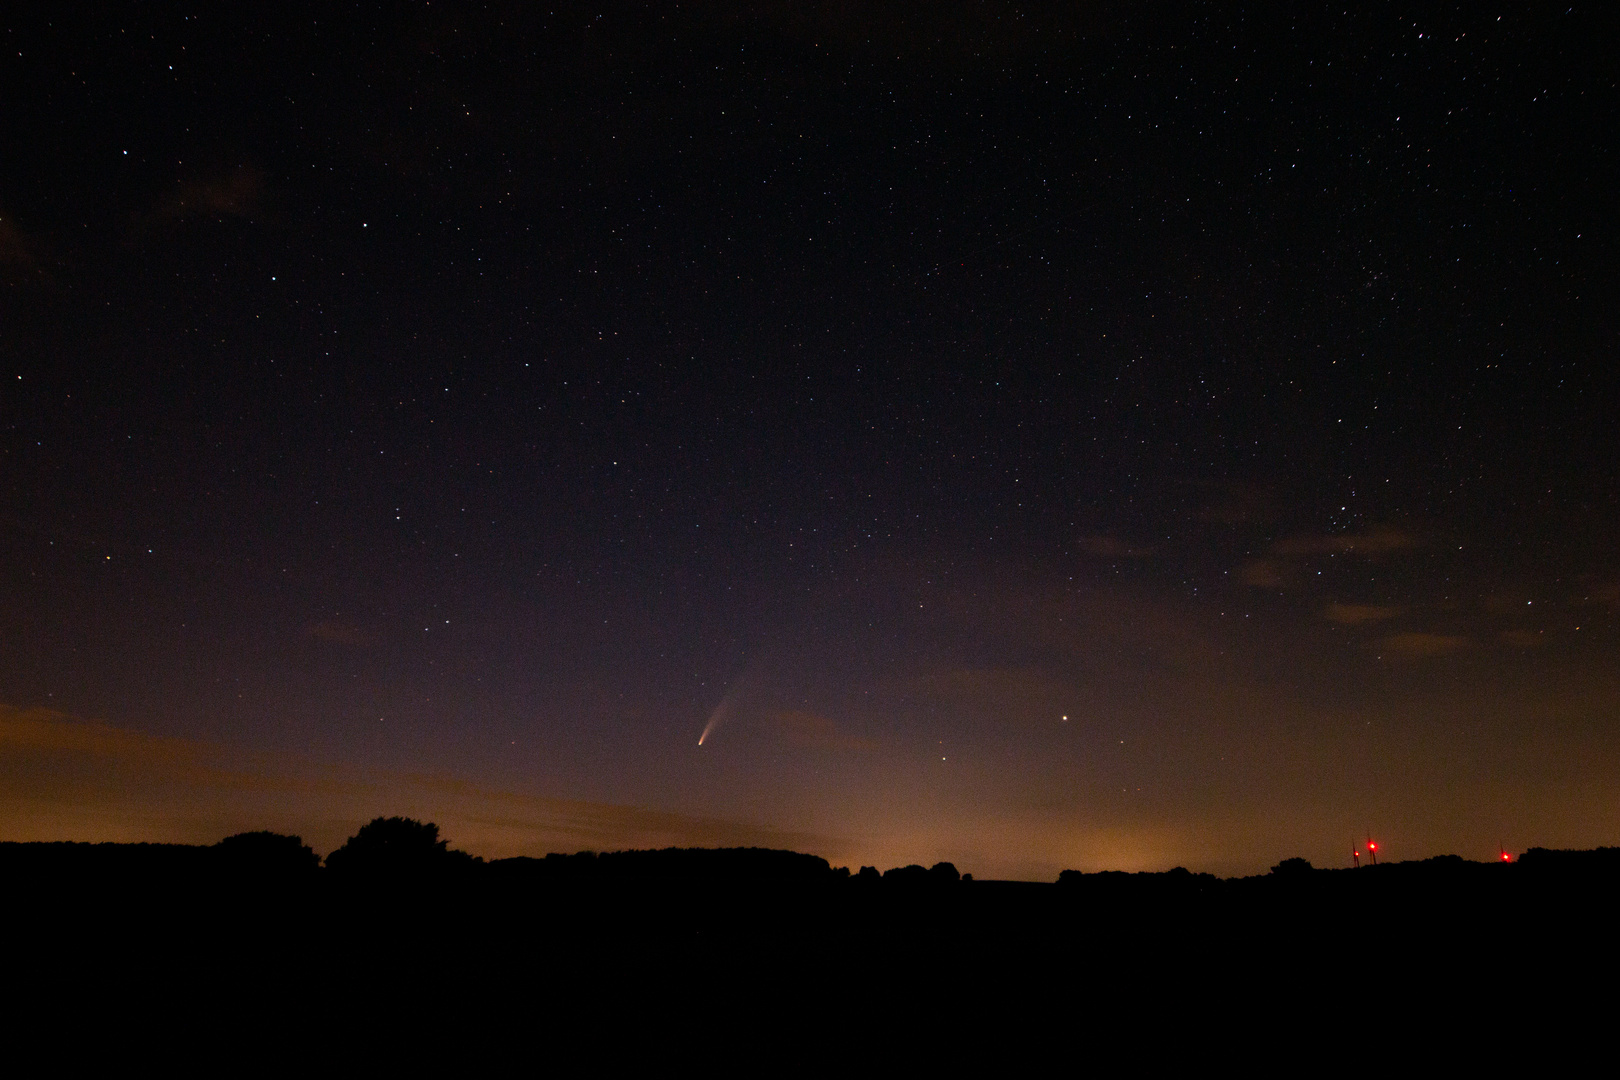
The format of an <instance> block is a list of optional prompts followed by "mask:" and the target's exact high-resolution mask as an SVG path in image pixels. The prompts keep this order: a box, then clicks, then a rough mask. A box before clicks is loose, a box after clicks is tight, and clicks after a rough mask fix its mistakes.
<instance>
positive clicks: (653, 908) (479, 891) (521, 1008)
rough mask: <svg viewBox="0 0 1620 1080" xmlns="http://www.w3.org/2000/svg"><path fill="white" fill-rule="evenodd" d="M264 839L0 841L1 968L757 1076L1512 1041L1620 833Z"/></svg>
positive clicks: (1572, 1000)
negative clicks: (1155, 869) (1080, 852)
mask: <svg viewBox="0 0 1620 1080" xmlns="http://www.w3.org/2000/svg"><path fill="white" fill-rule="evenodd" d="M264 835H268V834H264ZM287 841H291V838H278V840H276V841H264V840H263V837H262V836H261V842H259V843H258V844H257V846H255V844H253V843H247V844H240V843H239V844H238V845H237V846H236V849H235V850H226V848H227V847H228V846H229V842H227V844H222V845H216V846H214V847H187V846H179V845H114V844H97V845H90V844H0V883H3V889H4V904H5V911H4V914H5V916H6V924H5V925H6V926H7V928H8V933H9V937H10V940H11V944H10V946H9V948H8V954H7V971H8V974H9V976H10V979H11V983H12V986H13V987H14V988H22V989H24V990H25V991H26V994H25V996H26V997H27V999H28V1001H29V1006H28V1008H29V1009H32V1010H35V1011H36V1012H37V1013H38V1014H39V1015H41V1016H47V1015H48V1016H50V1017H53V1018H55V1019H58V1020H59V1019H61V1018H62V1017H63V1016H64V1015H70V1016H76V1017H82V1018H84V1021H85V1024H86V1025H87V1027H86V1029H85V1030H86V1031H87V1032H96V1031H101V1032H107V1031H111V1030H123V1031H125V1032H126V1034H125V1035H124V1036H121V1037H122V1038H135V1037H137V1036H136V1035H135V1034H132V1033H136V1032H138V1033H140V1035H139V1037H140V1038H151V1037H155V1035H154V1033H155V1032H162V1031H170V1032H178V1031H181V1030H189V1031H197V1032H207V1033H209V1036H210V1039H212V1038H215V1037H217V1038H220V1039H222V1040H223V1041H224V1042H226V1043H239V1042H241V1041H242V1040H243V1039H246V1040H248V1042H249V1044H250V1045H251V1046H253V1047H256V1048H257V1049H256V1050H254V1053H257V1054H263V1055H268V1057H270V1058H274V1057H283V1058H284V1057H286V1056H288V1055H290V1056H291V1057H293V1058H296V1057H298V1056H299V1055H300V1054H303V1053H313V1052H315V1048H316V1047H317V1046H322V1047H324V1046H327V1045H328V1041H334V1045H336V1044H341V1045H343V1046H345V1047H347V1051H346V1052H350V1053H376V1054H386V1055H395V1054H400V1053H405V1054H407V1055H409V1054H414V1053H422V1054H439V1053H443V1052H445V1051H446V1048H447V1047H455V1048H457V1049H456V1051H455V1052H456V1053H459V1054H470V1055H473V1057H474V1058H480V1059H481V1060H489V1061H493V1060H494V1059H495V1058H497V1057H498V1058H502V1059H504V1057H505V1056H506V1055H508V1054H509V1053H511V1052H514V1051H515V1050H516V1048H518V1047H520V1046H527V1047H533V1046H537V1045H546V1046H551V1047H553V1048H554V1050H555V1052H556V1053H557V1054H560V1055H563V1057H559V1058H557V1059H556V1060H558V1061H561V1060H564V1059H567V1060H575V1055H576V1054H579V1053H587V1052H588V1054H587V1056H590V1057H592V1058H593V1059H594V1060H595V1061H597V1062H598V1063H599V1064H603V1065H606V1064H608V1063H611V1062H615V1061H620V1060H625V1061H628V1060H631V1059H637V1060H645V1059H647V1058H648V1057H649V1056H652V1057H657V1056H658V1055H660V1054H675V1055H676V1056H678V1057H680V1058H681V1059H683V1060H691V1059H692V1058H693V1056H694V1055H697V1056H700V1057H701V1056H703V1055H704V1054H713V1055H718V1056H717V1057H716V1058H715V1061H716V1062H717V1063H718V1062H719V1061H722V1060H723V1061H725V1062H728V1063H729V1064H730V1065H732V1066H746V1065H747V1063H748V1062H750V1061H754V1062H756V1064H758V1065H759V1067H760V1068H761V1069H765V1064H764V1063H765V1062H766V1061H769V1062H771V1063H772V1065H771V1068H797V1067H803V1068H820V1067H822V1066H826V1065H828V1064H830V1063H833V1062H836V1061H841V1060H845V1055H848V1054H851V1053H855V1052H856V1050H857V1048H859V1049H860V1052H862V1053H871V1054H878V1055H880V1056H882V1057H883V1060H891V1059H892V1060H893V1061H902V1060H911V1061H921V1060H923V1059H924V1058H926V1059H928V1060H939V1059H941V1058H951V1059H956V1060H960V1061H962V1062H968V1061H979V1062H985V1063H989V1062H994V1061H998V1060H1000V1061H1008V1060H1013V1059H1017V1058H1020V1057H1021V1056H1022V1055H1025V1054H1029V1053H1032V1052H1033V1051H1034V1048H1036V1047H1041V1048H1044V1051H1047V1052H1049V1051H1050V1050H1051V1049H1052V1048H1054V1047H1066V1048H1068V1051H1069V1052H1071V1053H1073V1054H1074V1055H1077V1060H1078V1058H1086V1059H1088V1060H1094V1061H1101V1060H1105V1059H1106V1060H1111V1061H1121V1060H1136V1061H1140V1062H1143V1063H1146V1062H1150V1061H1168V1060H1171V1059H1176V1060H1183V1059H1186V1058H1189V1057H1192V1058H1200V1057H1207V1056H1208V1055H1210V1054H1214V1055H1215V1056H1217V1057H1218V1056H1220V1054H1221V1053H1226V1052H1236V1050H1237V1048H1238V1047H1239V1046H1241V1047H1242V1052H1243V1053H1245V1054H1249V1053H1254V1052H1257V1051H1258V1050H1259V1049H1261V1048H1266V1052H1268V1053H1270V1052H1280V1048H1281V1047H1283V1046H1289V1047H1296V1048H1300V1049H1306V1048H1311V1047H1314V1048H1315V1050H1316V1051H1318V1052H1321V1053H1325V1054H1329V1055H1330V1056H1331V1055H1332V1054H1338V1053H1351V1052H1352V1048H1356V1049H1354V1052H1355V1053H1360V1052H1362V1051H1365V1050H1366V1049H1367V1048H1368V1046H1369V1045H1370V1044H1371V1043H1379V1044H1383V1045H1390V1046H1393V1045H1411V1046H1414V1047H1421V1046H1437V1045H1441V1044H1444V1043H1446V1041H1447V1040H1451V1041H1452V1044H1453V1050H1454V1051H1455V1052H1462V1051H1463V1050H1464V1049H1465V1048H1466V1047H1468V1046H1474V1047H1476V1049H1477V1048H1478V1047H1481V1046H1486V1045H1489V1044H1491V1043H1492V1042H1493V1041H1494V1040H1497V1039H1501V1040H1506V1041H1508V1042H1511V1043H1512V1045H1514V1046H1521V1047H1522V1046H1523V1045H1524V1043H1523V1040H1524V1039H1525V1038H1526V1037H1527V1036H1528V1035H1529V1034H1531V1033H1532V1032H1535V1031H1545V1030H1551V1029H1550V1028H1548V1027H1547V1026H1546V1025H1557V1026H1558V1027H1559V1028H1560V1029H1561V1030H1564V1031H1565V1032H1566V1034H1568V1035H1570V1036H1571V1037H1573V1036H1575V1035H1578V1034H1579V1033H1580V1032H1583V1031H1584V1032H1594V1031H1599V1030H1604V1029H1605V1028H1606V1025H1607V1022H1608V1021H1607V1019H1606V1017H1607V1016H1608V1015H1609V1010H1610V1009H1611V1008H1612V1006H1613V1005H1614V997H1615V988H1614V987H1615V982H1614V980H1615V977H1616V972H1615V968H1614V966H1613V961H1614V959H1615V955H1616V953H1615V949H1614V943H1615V931H1614V918H1615V914H1616V907H1615V900H1616V897H1617V895H1620V894H1617V886H1620V848H1604V849H1599V850H1597V851H1592V852H1553V851H1539V850H1538V851H1532V852H1529V853H1527V854H1526V855H1525V856H1523V857H1522V858H1521V859H1520V860H1519V861H1518V862H1517V863H1514V864H1511V865H1499V864H1488V863H1471V862H1465V861H1463V860H1461V859H1457V858H1442V859H1431V860H1427V861H1424V862H1412V863H1398V864H1393V865H1385V866H1379V867H1376V868H1372V867H1366V868H1363V869H1361V870H1359V871H1351V870H1333V871H1326V870H1311V869H1309V868H1307V867H1304V866H1302V865H1298V864H1283V865H1282V866H1281V867H1279V868H1278V869H1277V870H1275V871H1274V872H1273V873H1271V874H1268V875H1263V876H1260V877H1253V878H1243V879H1231V880H1221V879H1216V878H1213V877H1209V876H1207V875H1195V874H1189V873H1187V872H1186V871H1171V872H1169V873H1162V874H1084V875H1082V874H1075V873H1072V872H1067V873H1065V874H1064V875H1063V877H1062V879H1061V880H1060V881H1059V882H1058V883H1055V884H1028V883H1014V882H993V881H970V880H959V879H958V878H957V877H956V875H955V872H954V870H952V869H950V868H948V867H945V866H941V867H937V868H935V869H934V870H933V871H925V870H923V869H922V868H920V867H916V868H908V869H905V870H901V871H891V872H890V873H889V874H887V875H885V876H882V877H878V876H876V875H875V874H866V875H864V876H863V875H854V876H851V875H850V874H849V873H848V872H847V871H835V870H834V869H832V868H830V867H829V866H828V865H827V863H826V862H825V861H823V860H821V859H818V858H815V857H812V856H805V855H798V854H795V853H792V852H780V851H763V850H731V851H703V850H690V851H681V850H670V851H656V852H629V853H617V854H612V855H603V856H591V855H579V856H552V857H548V858H546V859H539V860H536V859H507V860H499V861H496V862H490V863H481V862H478V861H476V860H471V859H468V858H466V857H458V858H450V857H446V858H442V859H439V860H437V861H435V862H432V863H431V864H426V863H425V864H417V865H410V864H405V863H401V864H397V865H389V864H387V863H386V861H385V862H382V863H373V864H371V865H360V864H358V863H354V864H351V865H347V866H345V865H344V864H342V862H341V860H338V859H337V858H336V856H334V857H333V858H331V859H329V860H328V865H327V866H325V867H322V866H319V865H318V863H317V862H316V861H315V860H314V858H313V856H312V855H309V854H308V850H307V849H300V848H298V846H297V844H296V841H291V844H288V843H287ZM441 847H442V845H441ZM449 855H452V856H453V855H455V853H449ZM25 1012H26V1010H25ZM154 1024H156V1025H158V1026H157V1027H154V1026H153V1025H154ZM121 1025H122V1026H121ZM267 1030H274V1031H278V1032H280V1033H281V1034H279V1035H277V1036H276V1037H275V1038H273V1039H270V1040H268V1041H266V1040H265V1038H264V1036H263V1032H264V1031H267ZM253 1032H259V1034H252V1033H253ZM87 1037H89V1036H87ZM1211 1040H1215V1041H1214V1042H1211ZM1436 1040H1439V1042H1437V1041H1436ZM1459 1040H1460V1042H1459ZM175 1045H176V1046H193V1045H201V1044H195V1043H191V1042H188V1041H187V1040H186V1039H184V1038H182V1039H180V1040H179V1042H178V1043H176V1044H175ZM412 1048H415V1049H412ZM1504 1052H1506V1047H1505V1046H1504ZM486 1055H488V1057H487V1058H485V1057H484V1056H486ZM758 1055H765V1056H763V1057H760V1056H758ZM1121 1055H1123V1057H1122V1056H1121ZM267 1060H268V1058H267ZM868 1060H869V1063H871V1062H875V1061H876V1060H877V1059H868ZM767 1071H769V1070H767Z"/></svg>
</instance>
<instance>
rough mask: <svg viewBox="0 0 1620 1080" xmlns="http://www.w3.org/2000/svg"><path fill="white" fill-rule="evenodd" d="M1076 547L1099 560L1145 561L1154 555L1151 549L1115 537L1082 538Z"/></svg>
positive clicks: (1077, 541)
mask: <svg viewBox="0 0 1620 1080" xmlns="http://www.w3.org/2000/svg"><path fill="white" fill-rule="evenodd" d="M1074 546H1075V547H1076V548H1078V549H1079V550H1081V551H1083V552H1085V553H1086V554H1087V555H1095V556H1096V557H1097V558H1099V559H1145V558H1147V557H1148V556H1150V555H1152V554H1153V549H1152V548H1151V547H1136V546H1133V545H1131V544H1128V543H1126V542H1125V541H1123V540H1120V539H1118V538H1117V537H1113V536H1082V537H1080V538H1079V539H1077V540H1076V541H1075V542H1074Z"/></svg>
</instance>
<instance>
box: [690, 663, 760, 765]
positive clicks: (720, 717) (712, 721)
mask: <svg viewBox="0 0 1620 1080" xmlns="http://www.w3.org/2000/svg"><path fill="white" fill-rule="evenodd" d="M759 680H760V668H759V665H758V664H755V665H753V666H752V667H750V668H749V669H748V670H746V671H744V672H743V673H742V675H741V676H739V677H738V679H737V681H736V682H734V683H732V684H731V689H729V690H727V691H726V696H725V697H723V698H721V699H720V704H718V705H716V706H715V707H714V711H713V712H712V713H710V714H709V722H708V723H707V724H705V725H704V727H703V734H701V735H699V736H698V745H699V746H702V745H703V743H704V742H705V741H706V740H707V739H708V737H709V736H710V735H713V734H714V730H715V728H717V727H719V726H720V725H721V724H723V723H725V722H726V721H727V720H729V719H730V718H731V714H732V713H734V712H736V711H737V703H738V702H739V701H741V700H742V698H743V696H744V695H745V694H747V693H748V692H749V691H750V690H752V689H753V688H754V684H756V683H757V682H759Z"/></svg>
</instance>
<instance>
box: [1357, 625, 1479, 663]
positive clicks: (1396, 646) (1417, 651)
mask: <svg viewBox="0 0 1620 1080" xmlns="http://www.w3.org/2000/svg"><path fill="white" fill-rule="evenodd" d="M1378 644H1379V646H1380V647H1381V648H1383V650H1384V651H1385V652H1388V653H1393V654H1394V655H1396V656H1405V657H1429V656H1445V655H1447V654H1449V653H1454V652H1459V651H1461V650H1463V649H1466V648H1468V646H1469V645H1470V641H1469V639H1468V638H1466V637H1462V636H1460V635H1457V634H1431V633H1426V632H1424V631H1421V630H1412V631H1408V632H1406V633H1404V634H1390V635H1389V636H1388V637H1385V638H1382V639H1380V640H1379V642H1378Z"/></svg>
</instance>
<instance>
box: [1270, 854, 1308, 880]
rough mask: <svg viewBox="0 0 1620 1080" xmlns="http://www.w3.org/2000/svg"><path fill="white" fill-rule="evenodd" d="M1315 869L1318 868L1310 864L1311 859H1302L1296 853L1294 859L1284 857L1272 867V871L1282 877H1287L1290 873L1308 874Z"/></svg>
mask: <svg viewBox="0 0 1620 1080" xmlns="http://www.w3.org/2000/svg"><path fill="white" fill-rule="evenodd" d="M1314 869H1316V867H1314V866H1312V865H1311V864H1310V860H1308V859H1301V858H1300V857H1298V856H1297V855H1296V856H1295V857H1294V858H1292V859H1284V860H1283V861H1282V862H1280V863H1278V864H1277V865H1276V866H1273V867H1272V868H1271V872H1272V873H1273V874H1277V875H1278V876H1281V877H1287V876H1290V875H1298V874H1308V873H1310V872H1311V871H1312V870H1314Z"/></svg>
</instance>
